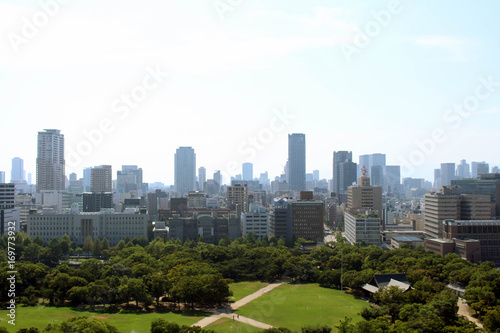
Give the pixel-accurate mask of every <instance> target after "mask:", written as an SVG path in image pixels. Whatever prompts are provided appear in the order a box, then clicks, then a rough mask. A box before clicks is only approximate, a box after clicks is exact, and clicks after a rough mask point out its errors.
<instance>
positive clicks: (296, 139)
mask: <svg viewBox="0 0 500 333" xmlns="http://www.w3.org/2000/svg"><path fill="white" fill-rule="evenodd" d="M288 171H289V173H288V179H289V184H290V190H291V191H305V190H306V135H305V134H302V133H293V134H288Z"/></svg>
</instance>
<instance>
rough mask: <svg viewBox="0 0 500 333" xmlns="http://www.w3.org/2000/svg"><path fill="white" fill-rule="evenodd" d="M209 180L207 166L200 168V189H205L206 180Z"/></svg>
mask: <svg viewBox="0 0 500 333" xmlns="http://www.w3.org/2000/svg"><path fill="white" fill-rule="evenodd" d="M206 181H207V169H205V167H199V168H198V189H199V190H200V191H203V190H204V186H205V182H206Z"/></svg>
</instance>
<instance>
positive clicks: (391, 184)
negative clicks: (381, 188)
mask: <svg viewBox="0 0 500 333" xmlns="http://www.w3.org/2000/svg"><path fill="white" fill-rule="evenodd" d="M384 183H385V186H386V187H387V188H386V191H387V192H394V191H396V190H397V189H398V187H400V185H401V166H400V165H386V166H385V167H384Z"/></svg>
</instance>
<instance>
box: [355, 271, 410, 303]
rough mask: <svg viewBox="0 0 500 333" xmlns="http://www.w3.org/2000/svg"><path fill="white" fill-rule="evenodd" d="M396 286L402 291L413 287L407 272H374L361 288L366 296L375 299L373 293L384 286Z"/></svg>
mask: <svg viewBox="0 0 500 333" xmlns="http://www.w3.org/2000/svg"><path fill="white" fill-rule="evenodd" d="M392 286H396V287H398V288H399V289H401V292H402V293H405V292H407V291H408V290H410V289H412V287H411V285H410V282H409V281H408V278H407V277H406V274H405V273H394V274H374V275H373V278H372V279H371V281H370V282H368V283H367V284H365V285H363V286H362V287H361V289H362V290H363V294H364V296H365V297H367V298H370V299H373V294H375V293H376V292H378V291H379V290H380V289H382V288H384V287H392Z"/></svg>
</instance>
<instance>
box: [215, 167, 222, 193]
mask: <svg viewBox="0 0 500 333" xmlns="http://www.w3.org/2000/svg"><path fill="white" fill-rule="evenodd" d="M214 182H215V185H216V186H217V192H220V187H221V186H222V175H221V173H220V170H217V171H215V172H214Z"/></svg>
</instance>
